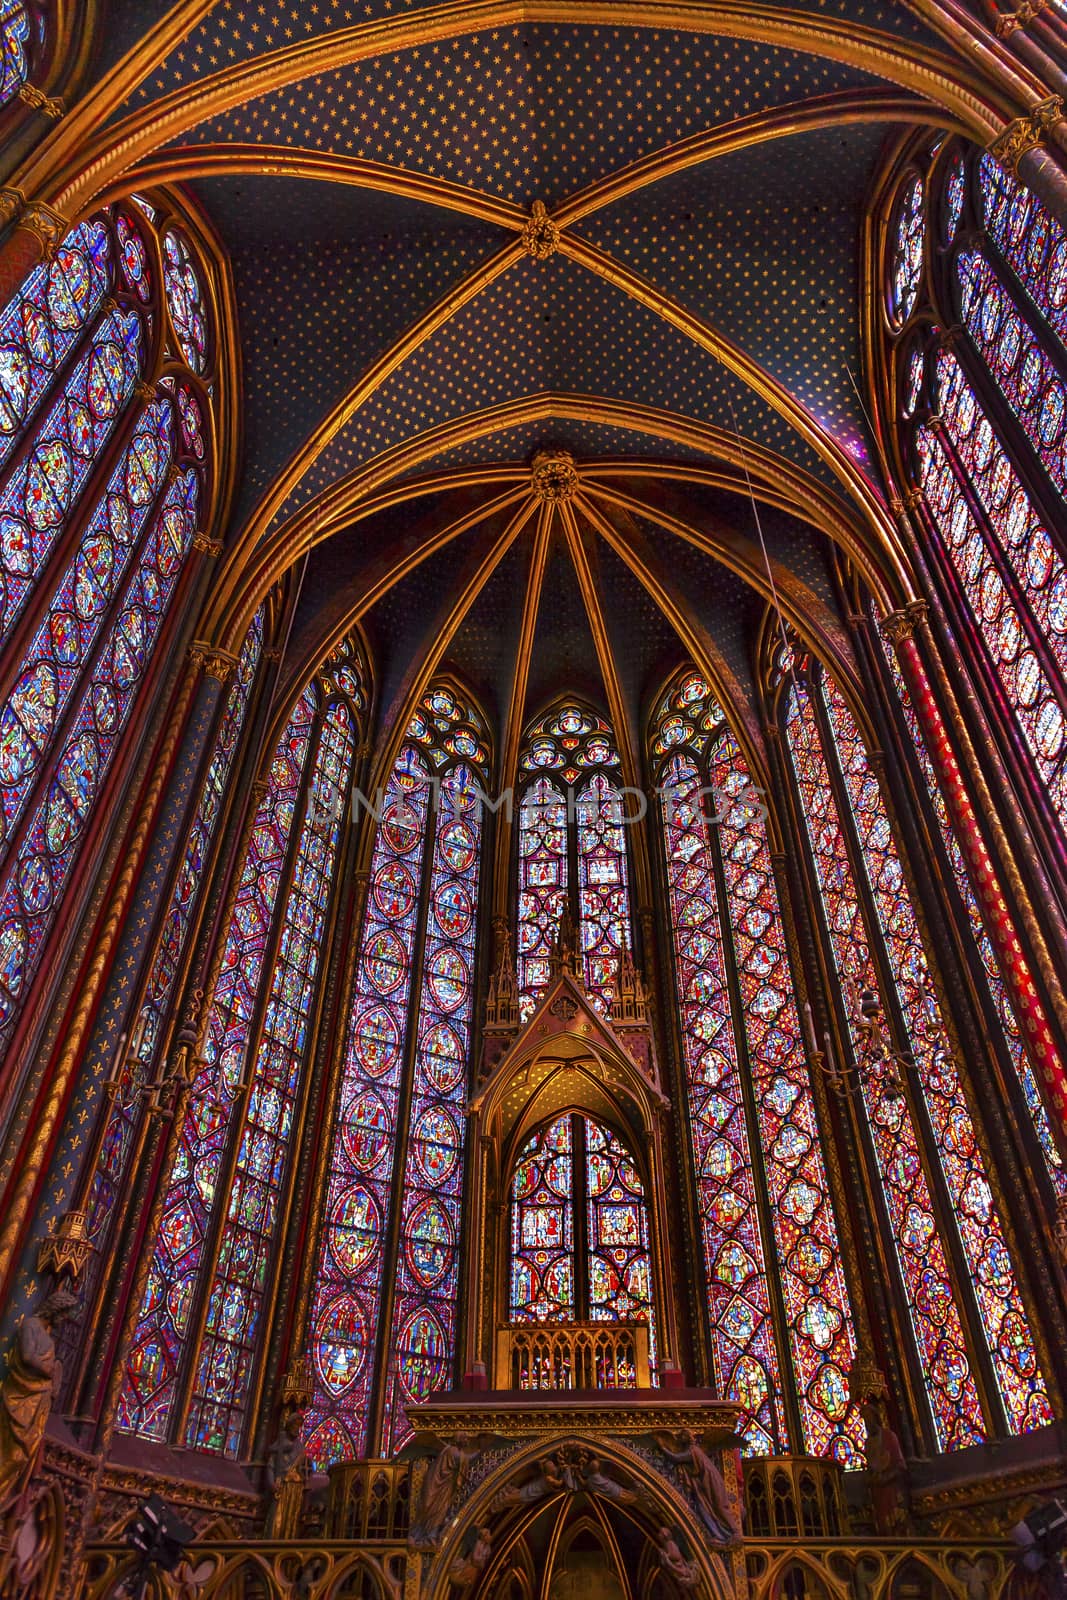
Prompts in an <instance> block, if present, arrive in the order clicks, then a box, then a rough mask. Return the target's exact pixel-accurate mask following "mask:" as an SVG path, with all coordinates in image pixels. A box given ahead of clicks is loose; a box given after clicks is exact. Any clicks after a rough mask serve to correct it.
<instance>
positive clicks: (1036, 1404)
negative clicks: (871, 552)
mask: <svg viewBox="0 0 1067 1600" xmlns="http://www.w3.org/2000/svg"><path fill="white" fill-rule="evenodd" d="M822 689H823V698H824V701H825V704H826V709H827V713H828V716H829V720H830V725H831V727H832V729H833V736H834V741H835V744H836V747H837V755H838V759H839V762H840V767H841V772H842V775H843V778H844V782H845V787H846V790H847V792H848V796H849V803H850V806H851V809H852V815H853V819H854V822H855V826H856V832H857V835H858V838H859V845H860V849H861V851H862V854H863V860H864V865H865V869H866V873H867V877H868V879H869V882H870V887H871V891H872V894H873V898H874V904H875V908H876V910H877V913H878V919H879V922H880V924H881V933H882V938H883V940H884V942H885V949H886V953H887V955H888V958H889V966H890V970H891V971H892V974H893V982H894V986H895V988H896V991H897V997H898V999H899V1001H900V1007H901V1011H902V1013H903V1017H904V1021H905V1025H906V1027H907V1031H908V1036H909V1041H910V1048H911V1052H912V1058H913V1060H914V1062H915V1072H914V1075H913V1077H914V1081H915V1082H916V1084H917V1086H918V1088H919V1090H920V1091H921V1093H922V1096H923V1099H924V1101H925V1104H926V1111H927V1115H928V1117H929V1120H930V1125H931V1127H932V1129H933V1135H934V1140H935V1143H936V1145H937V1152H938V1158H939V1161H940V1165H941V1171H942V1174H943V1176H944V1180H945V1185H946V1187H947V1189H948V1193H949V1198H950V1200H951V1203H952V1210H953V1214H954V1216H955V1218H956V1224H957V1227H958V1229H959V1235H960V1239H961V1241H962V1244H963V1250H964V1255H965V1257H966V1260H967V1265H968V1268H969V1270H970V1273H971V1279H972V1283H973V1286H974V1293H975V1297H976V1299H977V1302H978V1309H979V1313H980V1316H981V1319H982V1326H983V1329H984V1332H985V1337H986V1341H987V1343H988V1346H989V1353H990V1356H991V1357H992V1361H993V1367H994V1370H995V1372H996V1376H997V1383H998V1386H999V1389H1000V1395H1001V1399H1002V1401H1003V1403H1004V1409H1005V1411H1006V1412H1007V1416H1008V1421H1009V1423H1010V1425H1011V1428H1012V1431H1013V1432H1017V1433H1022V1432H1027V1431H1029V1430H1030V1429H1031V1428H1037V1427H1041V1426H1043V1425H1044V1424H1046V1423H1048V1422H1051V1421H1052V1420H1053V1413H1052V1407H1051V1404H1050V1401H1049V1397H1048V1393H1047V1390H1046V1388H1045V1381H1044V1378H1043V1376H1042V1373H1041V1371H1040V1368H1039V1366H1038V1361H1037V1353H1036V1351H1035V1348H1034V1342H1033V1336H1032V1334H1031V1332H1030V1327H1029V1322H1028V1319H1027V1316H1026V1311H1025V1308H1024V1306H1023V1302H1022V1295H1021V1293H1020V1290H1019V1285H1018V1282H1017V1279H1016V1276H1015V1269H1014V1266H1013V1263H1012V1259H1011V1255H1010V1252H1009V1250H1008V1246H1007V1243H1006V1241H1005V1238H1004V1230H1003V1226H1002V1223H1001V1220H1000V1217H999V1215H998V1213H997V1209H996V1206H995V1204H994V1201H993V1195H992V1191H991V1189H990V1186H989V1178H988V1174H987V1171H986V1162H985V1157H984V1155H983V1152H982V1149H981V1147H980V1145H979V1143H978V1138H977V1134H976V1132H975V1128H974V1122H973V1119H972V1117H971V1112H970V1107H969V1106H968V1103H967V1100H966V1098H965V1096H964V1092H963V1085H962V1083H961V1081H960V1075H959V1068H958V1066H957V1064H956V1058H955V1055H954V1054H953V1050H952V1042H951V1040H950V1038H949V1037H948V1034H947V1032H946V1029H945V1024H944V1020H943V1018H942V1016H941V1012H940V1005H939V1002H938V999H937V996H936V994H935V992H934V988H933V983H932V980H931V976H930V972H929V969H928V967H927V964H926V956H925V953H924V950H923V945H922V940H921V937H920V934H919V926H918V922H917V919H916V916H915V911H914V908H913V907H912V904H911V900H910V898H909V895H908V892H907V888H906V885H905V881H904V873H903V869H902V867H901V863H900V859H899V856H898V854H897V850H896V845H895V842H894V839H893V835H892V831H891V829H890V826H889V819H888V816H887V815H886V811H885V805H884V802H883V800H882V795H881V790H880V789H879V787H878V783H877V780H876V779H875V777H874V774H873V773H872V772H871V770H870V766H869V763H868V761H867V752H866V749H865V748H864V745H863V741H862V739H861V738H860V734H859V730H858V729H857V727H856V724H855V721H854V719H853V717H852V714H851V712H850V711H849V709H848V706H847V705H846V704H845V701H844V699H843V698H842V696H841V693H840V690H839V689H838V688H837V686H836V684H834V683H833V682H831V681H830V680H829V679H824V681H823V685H822Z"/></svg>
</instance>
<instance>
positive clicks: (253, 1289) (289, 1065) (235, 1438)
mask: <svg viewBox="0 0 1067 1600" xmlns="http://www.w3.org/2000/svg"><path fill="white" fill-rule="evenodd" d="M355 745H356V740H355V724H354V721H353V716H352V712H351V710H350V709H349V707H348V706H347V705H346V704H345V703H344V701H335V702H333V703H332V704H331V705H329V706H328V707H327V709H326V712H325V714H324V716H323V718H322V725H321V728H320V730H319V735H318V744H317V747H316V750H315V756H314V760H313V762H312V763H311V768H310V771H311V781H310V785H309V788H308V791H307V803H306V806H305V810H304V815H303V818H302V820H301V826H300V830H299V833H298V834H297V835H296V837H295V845H296V848H295V852H294V858H293V865H292V869H291V876H290V881H289V889H288V893H287V894H286V897H285V903H284V907H283V909H282V914H281V919H280V929H279V934H278V939H277V945H276V949H275V953H274V966H273V971H272V973H271V978H270V983H269V986H268V989H267V995H266V1007H265V1010H264V1013H263V1021H262V1024H261V1029H260V1037H259V1043H258V1046H257V1049H256V1054H255V1059H254V1062H253V1063H252V1065H251V1068H250V1070H249V1073H248V1078H249V1084H248V1098H247V1102H246V1105H245V1111H244V1124H243V1127H242V1128H241V1131H240V1134H239V1136H238V1144H237V1159H236V1161H235V1163H234V1166H233V1176H232V1178H231V1182H230V1192H229V1200H228V1204H227V1210H226V1217H225V1222H224V1225H223V1235H222V1243H221V1247H220V1249H219V1253H218V1259H217V1261H216V1263H215V1271H214V1276H213V1278H212V1280H211V1285H210V1288H209V1290H208V1295H207V1320H206V1323H205V1328H204V1333H203V1336H202V1338H201V1342H200V1354H199V1358H198V1360H197V1366H196V1379H195V1383H194V1386H193V1396H192V1404H191V1406H190V1410H189V1418H188V1423H187V1427H186V1439H187V1442H188V1443H189V1444H190V1445H196V1446H197V1447H198V1448H200V1449H208V1450H223V1451H225V1452H226V1453H227V1454H228V1455H236V1454H237V1450H238V1447H239V1445H240V1440H241V1428H242V1424H243V1421H244V1414H245V1408H246V1406H247V1403H248V1393H249V1385H250V1383H251V1377H252V1371H253V1366H254V1358H255V1353H256V1330H257V1328H258V1326H259V1320H260V1313H261V1310H262V1305H263V1292H264V1288H265V1286H266V1283H267V1268H268V1264H269V1261H270V1257H271V1252H272V1248H273V1246H274V1243H275V1238H276V1231H277V1223H278V1212H279V1206H280V1204H281V1200H282V1194H283V1183H284V1180H285V1175H286V1172H287V1168H288V1161H287V1157H288V1154H289V1143H290V1135H291V1133H292V1128H293V1121H294V1117H295V1116H296V1112H297V1101H298V1097H299V1092H300V1083H301V1076H302V1068H303V1064H304V1057H305V1053H306V1050H307V1043H308V1025H309V1021H310V1018H311V1014H312V1007H313V1002H314V996H315V992H316V979H317V977H318V972H319V968H320V966H321V964H322V956H323V939H324V936H325V932H326V914H327V910H328V908H329V902H330V895H331V890H332V888H333V884H334V877H335V870H334V869H335V866H336V862H337V851H338V846H339V844H340V840H341V824H342V820H343V818H344V814H345V805H346V798H347V791H348V786H349V783H350V782H351V776H352V760H353V757H354V755H355Z"/></svg>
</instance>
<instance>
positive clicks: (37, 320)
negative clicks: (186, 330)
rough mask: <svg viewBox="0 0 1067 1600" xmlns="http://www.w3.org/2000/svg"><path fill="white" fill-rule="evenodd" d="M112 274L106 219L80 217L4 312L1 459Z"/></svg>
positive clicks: (0, 331) (0, 319)
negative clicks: (53, 252) (85, 219)
mask: <svg viewBox="0 0 1067 1600" xmlns="http://www.w3.org/2000/svg"><path fill="white" fill-rule="evenodd" d="M2 26H3V24H2V21H0V29H2ZM113 276H114V266H113V262H112V256H111V236H110V234H109V233H108V230H107V227H106V226H105V224H104V223H103V221H102V220H101V219H100V218H99V217H96V218H94V219H93V220H92V221H90V222H80V223H79V224H78V226H77V227H76V228H72V229H71V231H70V233H68V234H67V236H66V238H65V239H64V240H63V242H62V244H60V245H59V246H58V248H57V249H56V253H55V255H54V256H53V257H52V259H51V261H49V262H42V264H41V265H40V266H39V267H35V268H34V270H33V271H32V272H31V273H30V275H29V277H28V278H27V279H26V281H25V283H24V284H23V285H22V287H21V289H19V290H18V292H17V294H15V296H14V297H13V299H11V300H9V301H8V303H7V305H6V306H5V307H4V310H3V312H2V313H0V462H3V461H6V460H7V457H8V455H9V454H10V453H11V451H12V449H13V448H14V446H15V445H16V443H17V442H18V440H19V439H20V438H21V437H22V436H23V434H24V432H25V429H26V425H27V423H28V422H29V420H30V418H31V417H32V416H33V413H34V411H35V410H36V408H37V405H38V403H39V402H40V401H41V400H42V399H43V397H44V395H45V393H46V391H47V389H48V386H49V384H50V383H51V382H52V379H53V378H54V377H55V375H56V373H57V371H58V369H59V367H60V366H61V365H62V363H63V361H64V360H65V359H66V357H67V356H68V355H69V354H70V352H71V351H72V350H73V349H74V346H75V345H76V344H77V342H78V340H79V339H80V338H81V336H82V334H83V333H84V332H85V330H86V328H88V327H89V325H90V323H91V322H92V321H93V318H94V317H95V316H96V315H97V313H98V311H99V310H100V307H101V306H102V304H103V301H104V297H105V295H106V294H107V292H108V289H109V288H110V287H111V285H112V282H113Z"/></svg>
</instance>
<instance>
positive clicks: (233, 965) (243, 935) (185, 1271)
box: [118, 685, 317, 1439]
mask: <svg viewBox="0 0 1067 1600" xmlns="http://www.w3.org/2000/svg"><path fill="white" fill-rule="evenodd" d="M316 700H317V696H316V691H315V689H314V687H313V686H312V685H309V686H308V688H307V689H305V691H304V693H303V694H302V695H301V697H300V699H299V700H298V701H297V703H296V705H295V707H294V709H293V712H292V715H291V716H290V718H289V722H288V724H287V726H286V728H285V730H284V732H283V734H282V736H281V738H280V740H279V741H278V746H277V748H276V750H275V752H274V758H273V760H272V762H271V765H270V769H269V772H268V781H267V789H266V793H265V794H264V795H263V798H262V799H261V800H260V802H259V804H258V806H257V808H256V813H255V819H254V822H253V825H252V837H251V840H250V843H249V846H248V854H247V856H246V858H245V863H244V866H243V869H242V872H241V879H240V884H239V886H238V891H237V900H236V904H235V907H234V911H233V915H232V917H231V920H230V926H229V930H228V932H227V935H226V942H225V945H224V947H223V954H222V966H221V970H220V975H219V978H218V982H217V983H216V985H215V992H214V995H213V997H212V1002H211V1011H210V1014H209V1018H208V1028H207V1036H206V1039H205V1043H204V1055H203V1058H202V1060H201V1062H200V1064H199V1067H198V1071H197V1075H196V1077H195V1079H194V1081H193V1085H192V1090H191V1093H190V1097H189V1110H188V1111H187V1113H186V1117H185V1122H184V1125H183V1127H182V1131H181V1134H180V1136H179V1143H178V1154H177V1158H176V1160H175V1163H174V1169H173V1172H172V1175H171V1180H170V1186H169V1188H168V1190H167V1194H166V1197H165V1199H164V1202H163V1214H162V1220H161V1223H160V1229H159V1236H158V1238H157V1240H156V1245H155V1249H154V1251H153V1255H152V1262H151V1266H150V1268H149V1274H148V1284H147V1287H146V1289H145V1295H144V1299H143V1301H142V1304H141V1313H140V1318H139V1321H138V1325H137V1329H136V1331H135V1333H134V1336H133V1340H132V1342H131V1349H130V1355H129V1358H128V1361H127V1365H126V1381H125V1385H124V1387H123V1391H122V1396H121V1398H120V1401H119V1409H118V1426H119V1427H120V1428H124V1429H127V1430H128V1431H130V1432H133V1433H140V1434H144V1435H145V1436H146V1437H148V1438H153V1439H165V1438H166V1437H167V1433H168V1429H169V1425H170V1420H171V1412H172V1410H173V1407H174V1403H175V1400H176V1398H177V1384H178V1378H179V1368H180V1362H181V1357H182V1352H183V1349H184V1345H185V1341H186V1337H187V1335H188V1333H189V1322H190V1316H191V1312H192V1309H193V1301H194V1295H195V1291H196V1284H197V1276H198V1271H199V1268H200V1266H201V1262H202V1260H203V1254H204V1246H205V1243H206V1240H207V1234H208V1227H209V1225H210V1222H211V1217H212V1214H213V1209H214V1201H215V1195H216V1193H217V1188H218V1182H219V1175H220V1172H221V1169H222V1162H223V1158H224V1155H225V1152H226V1144H227V1134H228V1130H229V1124H230V1117H231V1114H232V1112H233V1109H234V1105H235V1102H236V1100H237V1097H238V1092H239V1091H238V1085H239V1083H240V1081H241V1076H242V1071H243V1069H244V1066H245V1060H246V1052H247V1048H248V1031H249V1028H250V1026H251V1021H252V1016H253V1012H254V1008H255V1003H256V995H257V993H258V990H259V982H260V977H261V974H262V970H263V963H264V961H265V959H266V953H267V941H268V938H269V934H270V928H271V924H272V921H273V915H274V907H275V901H276V899H277V896H278V889H279V886H280V883H281V876H282V870H283V867H284V863H285V857H286V854H287V851H288V845H289V834H290V830H291V828H292V823H293V817H294V815H295V814H296V809H297V804H298V800H299V795H300V784H301V780H302V777H303V772H304V765H305V763H306V761H307V755H308V748H309V745H310V741H311V729H312V724H313V720H314V715H315V707H316Z"/></svg>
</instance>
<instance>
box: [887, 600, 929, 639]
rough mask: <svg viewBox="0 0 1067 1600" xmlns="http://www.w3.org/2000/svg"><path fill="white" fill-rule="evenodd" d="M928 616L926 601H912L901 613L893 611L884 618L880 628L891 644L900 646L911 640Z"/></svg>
mask: <svg viewBox="0 0 1067 1600" xmlns="http://www.w3.org/2000/svg"><path fill="white" fill-rule="evenodd" d="M926 615H927V606H926V601H925V600H911V601H909V602H908V604H907V605H906V606H904V607H903V608H902V609H901V610H900V611H891V612H890V613H889V615H888V616H887V617H883V618H882V620H881V622H880V623H879V624H878V628H879V631H880V632H881V633H882V634H884V635H885V637H886V638H887V639H888V640H889V642H890V644H893V645H898V644H901V643H902V642H903V641H904V640H905V639H910V638H911V636H912V634H913V633H914V632H915V630H916V628H918V627H921V626H922V624H923V623H924V622H925V621H926Z"/></svg>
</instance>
